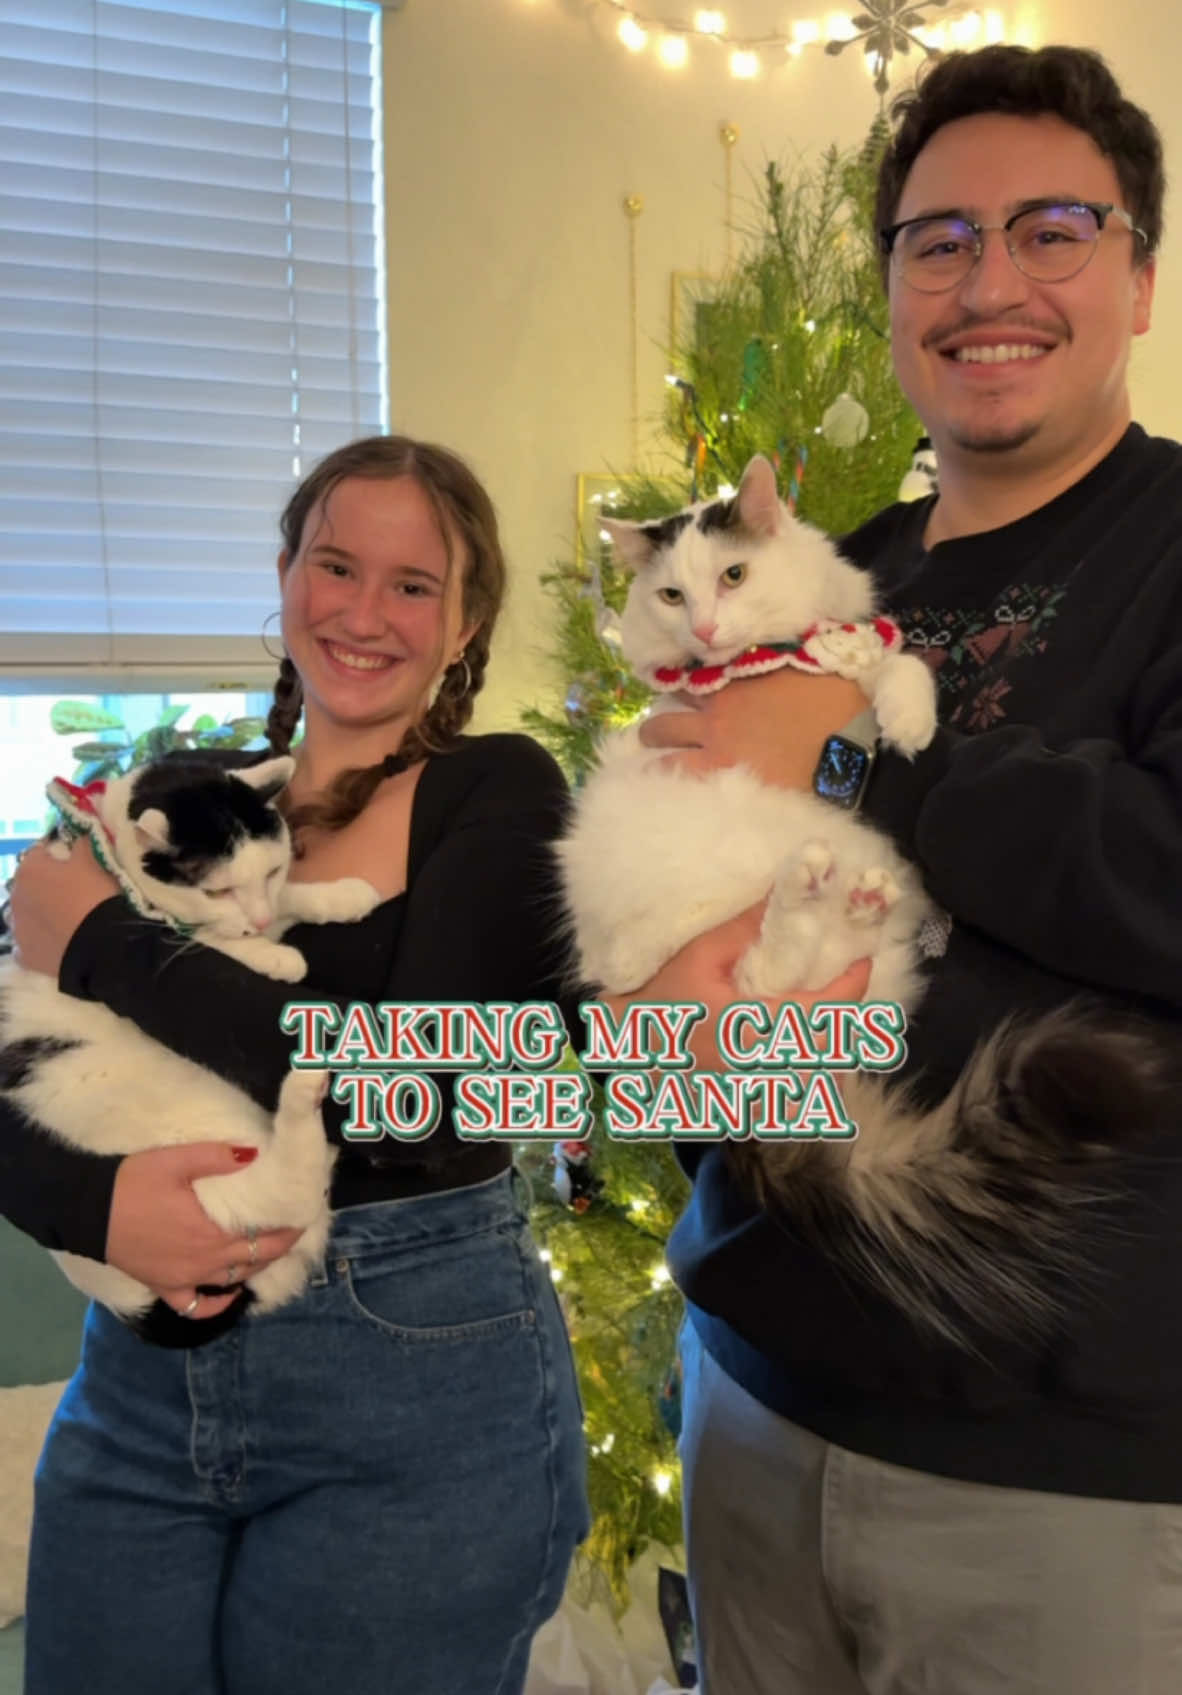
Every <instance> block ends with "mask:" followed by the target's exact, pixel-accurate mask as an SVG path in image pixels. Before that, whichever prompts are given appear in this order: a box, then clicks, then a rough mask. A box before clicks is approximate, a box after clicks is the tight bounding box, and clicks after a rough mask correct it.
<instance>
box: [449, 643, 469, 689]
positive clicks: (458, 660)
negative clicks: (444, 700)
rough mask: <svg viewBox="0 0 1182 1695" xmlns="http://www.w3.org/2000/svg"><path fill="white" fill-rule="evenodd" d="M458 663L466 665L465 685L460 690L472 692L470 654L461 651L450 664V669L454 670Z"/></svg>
mask: <svg viewBox="0 0 1182 1695" xmlns="http://www.w3.org/2000/svg"><path fill="white" fill-rule="evenodd" d="M457 665H462V666H463V667H464V686H463V688H462V689H461V690H460V693H461V694H471V692H472V667H471V666H470V665H469V664H468V655H467V654H466V653H461V654H459V655H458V656H457V657H456V658H455V659H453V660H452V662H451V664H450V665H449V666H448V670H449V671H454V670H455V668H456V666H457Z"/></svg>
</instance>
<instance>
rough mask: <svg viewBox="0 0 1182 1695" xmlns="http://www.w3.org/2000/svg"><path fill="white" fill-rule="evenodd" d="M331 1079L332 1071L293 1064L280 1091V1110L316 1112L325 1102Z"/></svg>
mask: <svg viewBox="0 0 1182 1695" xmlns="http://www.w3.org/2000/svg"><path fill="white" fill-rule="evenodd" d="M331 1081H332V1072H331V1071H322V1070H320V1069H318V1068H316V1069H313V1068H307V1069H305V1068H304V1067H302V1066H300V1067H298V1068H297V1067H294V1066H293V1068H292V1069H291V1070H290V1071H289V1072H288V1074H287V1076H286V1077H285V1078H284V1080H283V1087H282V1089H280V1091H279V1105H278V1111H279V1112H293V1113H315V1112H316V1111H317V1109H318V1108H319V1107H320V1106H321V1104H322V1103H323V1101H324V1097H325V1095H326V1094H327V1093H328V1085H329V1083H330V1082H331Z"/></svg>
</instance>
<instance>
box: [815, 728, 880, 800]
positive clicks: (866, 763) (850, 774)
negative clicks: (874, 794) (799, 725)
mask: <svg viewBox="0 0 1182 1695" xmlns="http://www.w3.org/2000/svg"><path fill="white" fill-rule="evenodd" d="M872 763H873V757H872V755H871V753H870V751H869V749H867V748H864V747H860V746H859V745H858V743H857V742H851V741H847V740H846V738H845V737H844V736H830V737H829V739H828V741H826V743H825V745H824V747H823V748H822V749H821V757H820V759H819V760H818V761H817V769H816V772H815V774H814V776H813V788H814V790H815V791H816V793H817V794H819V795H820V796H821V799H822V800H828V801H832V802H833V803H834V805H836V806H844V807H846V808H849V809H852V808H853V807H855V806H857V804H858V802H859V801H860V800H861V798H862V791H863V789H864V788H865V787H866V780H867V778H868V777H869V776H870V767H871V764H872Z"/></svg>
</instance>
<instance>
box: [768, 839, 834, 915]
mask: <svg viewBox="0 0 1182 1695" xmlns="http://www.w3.org/2000/svg"><path fill="white" fill-rule="evenodd" d="M836 871H837V861H836V860H835V859H834V857H833V850H832V848H830V846H829V844H828V843H827V842H821V841H812V842H805V844H804V846H803V847H802V848H801V850H800V852H799V853H797V854H796V855H794V857H793V858H792V860H791V861H790V862H789V863H788V864H787V865H786V866H785V867H784V869H783V870H782V871H781V872H780V875H779V876H778V877H777V879H776V886H777V889H778V890H779V891H781V898H782V899H783V898H785V897H787V901H788V903H789V904H795V902H797V901H806V900H819V899H820V897H821V896H822V895H823V894H825V893H826V892H827V891H828V889H829V887H830V885H831V884H832V882H833V878H834V875H835V874H836Z"/></svg>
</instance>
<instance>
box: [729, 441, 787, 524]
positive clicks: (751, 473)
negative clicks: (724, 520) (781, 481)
mask: <svg viewBox="0 0 1182 1695" xmlns="http://www.w3.org/2000/svg"><path fill="white" fill-rule="evenodd" d="M738 513H739V521H740V523H741V524H742V526H743V528H744V529H745V530H749V531H750V532H751V534H752V535H754V536H774V535H778V534H779V533H780V530H781V529H782V528H783V524H784V516H783V509H782V508H781V506H780V496H779V493H778V491H777V489H776V472H775V468H774V467H773V465H772V462H771V460H770V459H765V458H764V456H763V454H762V453H757V454H756V455H755V458H754V459H752V460H751V461H750V463H749V464H748V466H747V469H746V470H745V471H744V472H743V480H742V482H741V483H740V484H739V494H738Z"/></svg>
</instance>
